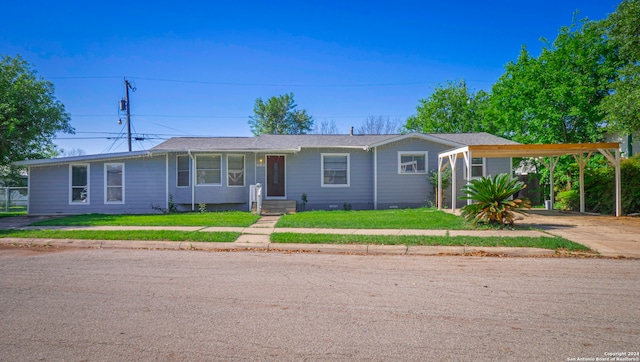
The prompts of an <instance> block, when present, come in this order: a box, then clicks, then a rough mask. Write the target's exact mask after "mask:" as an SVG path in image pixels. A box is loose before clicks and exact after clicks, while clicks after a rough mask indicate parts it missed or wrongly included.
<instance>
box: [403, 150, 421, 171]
mask: <svg viewBox="0 0 640 362" xmlns="http://www.w3.org/2000/svg"><path fill="white" fill-rule="evenodd" d="M398 173H399V174H425V173H427V152H413V151H399V152H398Z"/></svg>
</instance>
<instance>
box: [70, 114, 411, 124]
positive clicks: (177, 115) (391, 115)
mask: <svg viewBox="0 0 640 362" xmlns="http://www.w3.org/2000/svg"><path fill="white" fill-rule="evenodd" d="M131 115H132V116H134V117H157V118H216V119H229V118H232V119H248V118H249V117H251V116H250V115H247V116H203V115H200V116H199V115H180V114H133V113H132V114H131ZM71 116H72V117H113V115H111V114H76V115H73V114H72V115H71ZM368 116H370V114H367V115H323V114H321V115H314V116H313V117H314V118H366V117H368ZM385 116H387V115H386V114H385ZM388 116H389V117H409V116H411V115H410V114H390V115H388ZM152 123H153V122H152ZM159 126H162V125H159ZM163 127H166V126H163Z"/></svg>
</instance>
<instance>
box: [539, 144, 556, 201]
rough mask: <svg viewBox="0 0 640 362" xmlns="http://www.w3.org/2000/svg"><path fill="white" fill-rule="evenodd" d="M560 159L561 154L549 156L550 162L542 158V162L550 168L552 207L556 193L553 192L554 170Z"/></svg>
mask: <svg viewBox="0 0 640 362" xmlns="http://www.w3.org/2000/svg"><path fill="white" fill-rule="evenodd" d="M558 160H560V156H549V163H548V164H547V163H545V162H544V159H543V158H540V162H541V163H542V164H543V165H544V166H545V167H546V168H547V169H549V183H550V184H551V186H549V196H550V199H551V209H553V204H555V195H554V192H553V184H554V182H553V170H555V169H556V165H557V164H558Z"/></svg>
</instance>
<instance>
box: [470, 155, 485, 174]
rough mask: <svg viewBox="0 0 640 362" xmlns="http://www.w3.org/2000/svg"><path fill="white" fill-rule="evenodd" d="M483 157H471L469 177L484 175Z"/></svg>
mask: <svg viewBox="0 0 640 362" xmlns="http://www.w3.org/2000/svg"><path fill="white" fill-rule="evenodd" d="M484 167H485V158H472V159H471V178H480V177H482V176H484V174H485V172H484Z"/></svg>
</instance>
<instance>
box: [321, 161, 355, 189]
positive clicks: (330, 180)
mask: <svg viewBox="0 0 640 362" xmlns="http://www.w3.org/2000/svg"><path fill="white" fill-rule="evenodd" d="M321 157H322V158H321V160H322V184H321V185H322V186H323V187H348V186H349V181H350V180H349V176H350V175H349V158H350V155H349V154H348V153H323V154H321Z"/></svg>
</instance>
